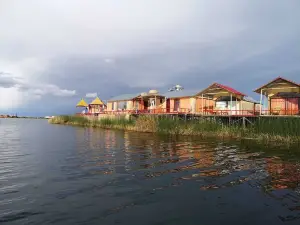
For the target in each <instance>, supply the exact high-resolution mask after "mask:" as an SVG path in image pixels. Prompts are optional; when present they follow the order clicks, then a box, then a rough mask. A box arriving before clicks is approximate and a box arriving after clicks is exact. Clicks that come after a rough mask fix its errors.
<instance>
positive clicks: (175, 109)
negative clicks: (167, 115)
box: [174, 99, 180, 112]
mask: <svg viewBox="0 0 300 225" xmlns="http://www.w3.org/2000/svg"><path fill="white" fill-rule="evenodd" d="M179 108H180V100H179V99H175V100H174V111H175V112H178V111H179Z"/></svg>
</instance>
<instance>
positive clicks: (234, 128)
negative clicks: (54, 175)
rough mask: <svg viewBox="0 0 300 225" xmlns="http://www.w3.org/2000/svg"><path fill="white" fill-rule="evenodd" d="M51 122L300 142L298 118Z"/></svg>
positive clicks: (77, 118)
mask: <svg viewBox="0 0 300 225" xmlns="http://www.w3.org/2000/svg"><path fill="white" fill-rule="evenodd" d="M49 122H50V123H53V124H67V125H76V126H78V125H80V126H92V127H101V128H109V129H122V130H131V131H138V132H151V133H161V134H171V135H198V136H202V137H212V136H217V137H226V138H238V139H244V138H247V139H248V138H250V139H257V140H260V141H266V140H267V141H277V142H286V143H288V142H300V119H299V118H267V117H266V118H260V119H258V120H257V121H256V122H255V123H254V124H252V125H249V126H247V127H246V128H244V127H243V126H242V125H240V124H224V123H222V122H219V121H212V120H206V119H200V120H188V121H184V120H180V119H179V118H173V119H171V118H169V117H168V118H166V117H158V116H139V117H138V118H137V119H132V118H130V119H128V118H125V117H119V118H115V119H111V118H105V119H100V120H97V119H95V120H91V119H87V118H85V117H82V116H58V117H54V118H52V119H50V120H49Z"/></svg>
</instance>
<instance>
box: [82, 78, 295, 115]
mask: <svg viewBox="0 0 300 225" xmlns="http://www.w3.org/2000/svg"><path fill="white" fill-rule="evenodd" d="M178 86H179V85H178ZM255 92H256V93H259V94H260V101H256V100H254V99H253V98H251V97H249V96H247V95H246V94H244V93H242V92H240V91H238V90H236V89H234V88H232V87H229V86H226V85H223V84H220V83H213V84H211V85H210V86H208V87H207V88H205V89H203V90H202V91H196V90H184V89H183V88H181V89H178V90H169V92H166V93H162V94H161V93H160V92H158V91H157V90H150V91H148V92H143V93H135V94H124V95H119V96H115V97H112V98H111V99H109V100H108V101H107V105H106V104H104V102H103V101H102V100H101V99H100V98H98V97H97V98H96V99H94V100H93V101H92V102H91V103H90V104H87V103H86V102H85V101H84V100H83V99H81V101H80V102H79V103H78V104H77V106H76V107H83V108H85V109H87V112H82V114H85V115H96V116H97V115H98V114H109V115H119V114H125V115H132V114H135V115H137V114H172V115H193V116H223V117H224V116H225V117H232V116H233V117H257V116H260V115H300V84H297V83H295V82H293V81H290V80H287V79H284V78H281V77H278V78H276V79H274V80H273V81H271V82H269V83H267V84H265V85H263V86H261V87H260V88H258V89H256V90H255ZM264 105H266V106H267V109H264Z"/></svg>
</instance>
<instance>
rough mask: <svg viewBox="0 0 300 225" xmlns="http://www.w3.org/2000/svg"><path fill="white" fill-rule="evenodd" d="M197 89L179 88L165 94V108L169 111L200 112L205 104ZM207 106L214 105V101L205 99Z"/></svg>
mask: <svg viewBox="0 0 300 225" xmlns="http://www.w3.org/2000/svg"><path fill="white" fill-rule="evenodd" d="M196 94H197V91H194V90H179V91H171V92H167V93H165V94H164V96H165V101H164V104H163V106H162V107H163V108H165V109H166V112H167V113H173V112H182V113H198V112H200V111H201V108H202V107H203V106H202V105H203V104H204V103H203V102H202V101H201V100H200V99H199V98H197V97H196ZM205 103H206V105H207V107H210V106H213V104H214V103H213V101H212V100H208V99H205Z"/></svg>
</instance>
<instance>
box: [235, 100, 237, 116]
mask: <svg viewBox="0 0 300 225" xmlns="http://www.w3.org/2000/svg"><path fill="white" fill-rule="evenodd" d="M237 114H238V112H237V96H235V115H237Z"/></svg>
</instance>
